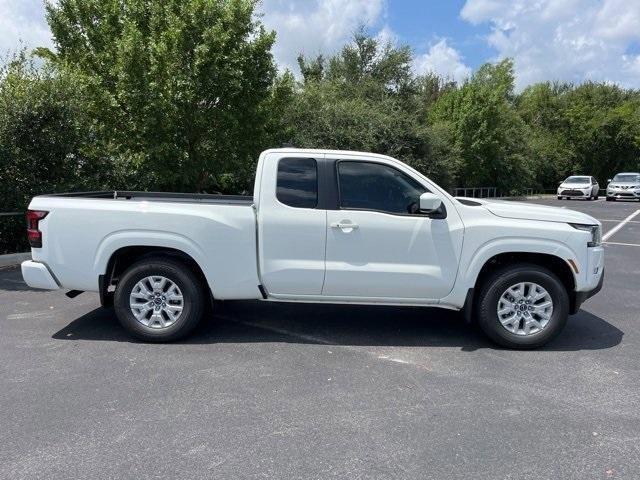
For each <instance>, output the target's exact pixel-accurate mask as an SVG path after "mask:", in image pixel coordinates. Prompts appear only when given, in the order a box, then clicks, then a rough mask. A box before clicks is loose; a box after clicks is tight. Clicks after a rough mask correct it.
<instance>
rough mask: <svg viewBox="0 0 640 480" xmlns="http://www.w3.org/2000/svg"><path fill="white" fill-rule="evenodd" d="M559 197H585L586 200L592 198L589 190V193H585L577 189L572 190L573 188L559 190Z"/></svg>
mask: <svg viewBox="0 0 640 480" xmlns="http://www.w3.org/2000/svg"><path fill="white" fill-rule="evenodd" d="M558 196H559V197H584V198H588V197H590V196H591V190H588V191H587V192H585V191H583V190H577V189H572V188H564V189H562V190H558Z"/></svg>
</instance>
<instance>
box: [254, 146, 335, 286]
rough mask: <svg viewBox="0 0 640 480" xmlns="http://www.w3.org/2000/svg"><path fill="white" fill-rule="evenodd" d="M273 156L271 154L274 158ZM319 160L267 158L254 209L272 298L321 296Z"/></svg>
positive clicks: (324, 225)
mask: <svg viewBox="0 0 640 480" xmlns="http://www.w3.org/2000/svg"><path fill="white" fill-rule="evenodd" d="M272 155H274V154H272ZM319 162H320V159H315V158H299V157H282V158H277V157H276V158H273V157H271V158H269V157H268V158H266V159H265V162H264V165H263V171H262V178H261V179H260V182H261V185H262V187H261V193H260V204H259V207H258V261H259V262H260V273H261V278H262V282H263V283H264V286H265V288H266V289H267V292H269V294H273V295H282V296H290V295H320V294H321V292H322V283H323V280H324V254H325V242H326V231H327V216H326V210H324V209H321V208H318V177H319V174H318V171H319Z"/></svg>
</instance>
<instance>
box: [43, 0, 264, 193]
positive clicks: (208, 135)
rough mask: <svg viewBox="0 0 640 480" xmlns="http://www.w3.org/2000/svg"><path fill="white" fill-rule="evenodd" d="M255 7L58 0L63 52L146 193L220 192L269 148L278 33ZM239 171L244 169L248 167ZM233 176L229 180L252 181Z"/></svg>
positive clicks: (100, 133)
mask: <svg viewBox="0 0 640 480" xmlns="http://www.w3.org/2000/svg"><path fill="white" fill-rule="evenodd" d="M255 3H256V2H255V0H59V1H56V2H52V3H49V4H48V5H47V19H48V22H49V25H50V27H51V30H52V32H53V36H54V43H55V46H56V49H57V52H56V53H52V52H49V53H48V54H47V56H48V58H51V59H53V61H54V62H55V63H56V65H57V66H58V67H59V68H61V69H64V70H67V71H71V72H73V73H74V75H76V76H77V78H78V79H79V87H80V88H81V90H82V92H83V94H84V95H85V99H86V102H87V106H88V108H89V110H90V111H91V113H92V114H93V116H94V118H95V120H96V123H97V125H96V132H97V137H96V142H98V143H100V145H101V148H102V149H103V151H106V152H109V154H110V155H113V156H117V157H120V158H124V157H126V158H127V159H128V160H126V161H127V163H128V166H129V170H130V172H131V173H132V175H131V180H133V181H136V182H137V185H132V187H133V186H137V187H140V188H161V189H175V190H193V189H195V190H197V191H202V190H213V189H220V188H221V186H223V185H226V184H229V176H233V175H237V174H238V172H242V174H243V175H245V174H246V170H247V169H246V168H242V167H243V166H245V165H246V164H247V163H251V162H252V161H253V159H254V158H255V156H256V155H257V153H258V151H259V150H260V149H261V148H263V147H264V144H265V135H266V133H265V125H266V124H267V119H268V115H269V112H268V111H267V110H266V109H265V108H263V107H264V104H265V102H268V101H269V100H270V97H271V93H272V91H271V87H272V84H273V80H274V78H275V73H276V69H275V66H274V62H273V59H272V56H271V53H270V49H271V46H272V44H273V42H274V38H275V35H274V33H272V32H267V31H266V30H265V29H264V27H263V26H262V25H261V24H260V22H259V21H257V20H255V18H254V15H253V14H254V7H255ZM239 167H241V168H239ZM249 180H250V179H246V178H243V179H237V178H236V179H235V180H234V181H232V182H231V184H243V183H244V184H247V183H249Z"/></svg>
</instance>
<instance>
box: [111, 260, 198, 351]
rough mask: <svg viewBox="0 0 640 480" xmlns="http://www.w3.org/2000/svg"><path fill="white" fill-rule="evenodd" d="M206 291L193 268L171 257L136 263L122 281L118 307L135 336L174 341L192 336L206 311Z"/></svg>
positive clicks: (151, 340) (116, 293)
mask: <svg viewBox="0 0 640 480" xmlns="http://www.w3.org/2000/svg"><path fill="white" fill-rule="evenodd" d="M204 295H205V293H204V289H203V285H202V284H201V282H200V280H199V278H198V277H197V276H196V275H195V274H194V273H193V271H192V270H191V269H189V268H188V267H187V266H185V265H184V264H182V263H181V262H179V261H177V260H173V259H171V258H149V259H146V260H141V261H139V262H137V263H135V264H133V265H132V266H131V267H129V269H128V270H127V271H126V272H125V273H124V275H123V276H122V277H121V278H120V281H119V282H118V286H117V288H116V291H115V295H114V306H115V311H116V315H117V316H118V320H120V323H121V324H122V326H123V327H124V328H125V329H126V330H128V331H129V333H131V334H132V335H134V336H136V337H138V338H139V339H141V340H145V341H149V342H170V341H173V340H178V339H179V338H182V337H184V336H186V335H187V334H189V333H190V332H191V330H193V328H194V327H195V326H196V325H197V324H198V322H199V321H200V319H201V317H202V314H203V311H204V305H205V302H204Z"/></svg>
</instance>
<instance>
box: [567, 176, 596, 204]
mask: <svg viewBox="0 0 640 480" xmlns="http://www.w3.org/2000/svg"><path fill="white" fill-rule="evenodd" d="M599 191H600V185H598V181H597V180H596V179H595V178H594V177H587V176H584V175H572V176H571V177H568V178H567V179H565V180H564V181H563V182H562V183H561V184H560V186H559V187H558V200H562V199H563V198H566V199H567V200H569V199H570V198H585V199H587V200H597V199H598V192H599Z"/></svg>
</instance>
